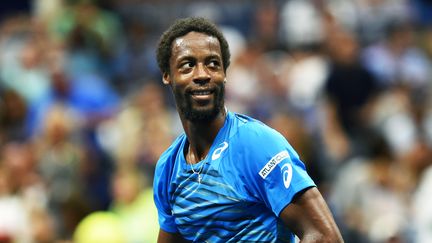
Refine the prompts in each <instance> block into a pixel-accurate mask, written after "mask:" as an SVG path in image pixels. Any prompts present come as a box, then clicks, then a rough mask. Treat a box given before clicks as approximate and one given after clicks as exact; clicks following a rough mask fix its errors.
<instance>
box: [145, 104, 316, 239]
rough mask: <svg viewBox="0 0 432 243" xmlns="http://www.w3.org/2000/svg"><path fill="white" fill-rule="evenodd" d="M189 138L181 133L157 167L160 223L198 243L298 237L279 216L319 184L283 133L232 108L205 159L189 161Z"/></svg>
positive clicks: (157, 199)
mask: <svg viewBox="0 0 432 243" xmlns="http://www.w3.org/2000/svg"><path fill="white" fill-rule="evenodd" d="M188 144H189V143H188V140H187V137H186V135H185V134H182V135H180V136H179V137H178V138H177V139H176V140H175V141H174V142H173V144H172V145H171V146H170V147H169V148H168V149H167V150H166V151H165V152H164V153H163V154H162V155H161V157H160V159H159V161H158V163H157V166H156V172H155V178H154V185H153V189H154V199H155V204H156V207H157V208H158V214H159V224H160V227H161V229H163V230H164V231H167V232H171V233H177V232H179V233H180V234H181V235H182V236H183V237H184V238H185V239H187V240H190V241H193V242H294V234H293V233H292V232H291V231H290V230H289V229H288V228H287V227H286V226H285V225H284V224H283V222H282V221H281V220H280V219H279V218H278V216H279V214H280V213H281V211H282V210H283V209H284V208H285V207H286V206H287V205H288V204H289V203H290V202H291V201H292V199H293V197H294V196H295V195H296V193H298V192H299V191H302V190H304V189H305V188H308V187H311V186H315V184H314V182H313V181H312V179H311V178H310V177H309V175H308V174H307V172H306V170H305V166H304V164H303V162H302V161H301V160H300V159H299V156H298V154H297V153H296V152H295V151H294V149H293V148H292V147H291V146H290V144H289V143H288V142H287V141H286V139H285V138H284V137H283V136H282V135H281V134H280V133H278V132H277V131H275V130H274V129H272V128H270V127H268V126H266V125H265V124H263V123H262V122H260V121H257V120H255V119H252V118H250V117H248V116H244V115H240V114H236V113H233V112H228V114H227V117H226V120H225V123H224V126H223V127H222V129H221V130H220V131H219V133H218V135H217V136H216V138H215V140H214V142H213V145H212V146H211V148H210V150H209V153H208V155H207V157H206V158H205V159H204V160H202V161H200V162H198V163H197V164H194V165H190V164H188V163H186V159H185V156H184V151H185V149H187V147H188ZM192 166H193V170H192ZM194 171H195V173H194ZM198 173H199V174H198Z"/></svg>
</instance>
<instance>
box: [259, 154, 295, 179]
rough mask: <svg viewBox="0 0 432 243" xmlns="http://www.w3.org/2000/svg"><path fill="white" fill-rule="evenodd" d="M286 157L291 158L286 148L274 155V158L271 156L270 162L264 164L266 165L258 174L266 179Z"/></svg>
mask: <svg viewBox="0 0 432 243" xmlns="http://www.w3.org/2000/svg"><path fill="white" fill-rule="evenodd" d="M286 158H289V154H288V151H285V150H284V151H282V152H279V153H278V154H276V155H275V156H273V158H271V159H270V160H269V162H267V164H265V165H264V167H263V168H262V169H261V170H260V172H259V173H258V174H259V175H260V176H261V177H262V178H263V179H265V178H266V177H267V176H268V175H269V174H270V172H272V171H273V170H274V168H276V165H278V164H279V163H280V162H281V161H282V160H284V159H286Z"/></svg>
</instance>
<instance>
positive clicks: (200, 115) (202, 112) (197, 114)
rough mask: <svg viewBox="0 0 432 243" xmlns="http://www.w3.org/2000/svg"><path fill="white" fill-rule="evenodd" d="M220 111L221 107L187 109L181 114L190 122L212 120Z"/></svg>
mask: <svg viewBox="0 0 432 243" xmlns="http://www.w3.org/2000/svg"><path fill="white" fill-rule="evenodd" d="M220 112H221V109H220V108H219V107H216V108H212V109H189V110H188V111H185V112H183V115H184V117H185V118H186V119H188V120H190V121H192V122H209V121H212V120H214V119H215V118H216V117H217V116H218V115H219V113H220Z"/></svg>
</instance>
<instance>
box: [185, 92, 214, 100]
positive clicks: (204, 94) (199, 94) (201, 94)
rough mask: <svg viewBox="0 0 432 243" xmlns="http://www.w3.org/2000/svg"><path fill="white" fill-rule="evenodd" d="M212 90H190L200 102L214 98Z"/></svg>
mask: <svg viewBox="0 0 432 243" xmlns="http://www.w3.org/2000/svg"><path fill="white" fill-rule="evenodd" d="M213 93H214V92H213V91H212V90H195V91H192V92H190V94H191V97H192V99H194V100H196V101H199V102H206V101H209V100H210V99H211V98H212V95H213Z"/></svg>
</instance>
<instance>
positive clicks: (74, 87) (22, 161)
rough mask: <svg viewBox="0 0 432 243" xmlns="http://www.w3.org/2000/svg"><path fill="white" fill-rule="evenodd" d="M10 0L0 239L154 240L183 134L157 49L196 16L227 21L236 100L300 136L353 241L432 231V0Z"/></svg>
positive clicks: (0, 54) (296, 140)
mask: <svg viewBox="0 0 432 243" xmlns="http://www.w3.org/2000/svg"><path fill="white" fill-rule="evenodd" d="M8 2H9V3H2V8H1V10H0V242H2V243H3V242H23V243H27V242H30V243H31V242H38V243H44V242H47V243H48V242H77V243H91V242H125V243H138V242H140V243H141V242H143V243H145V242H154V241H155V237H156V236H157V231H158V223H157V214H156V211H155V208H154V205H153V201H152V200H153V199H152V188H151V186H152V180H153V170H154V167H155V163H156V161H157V159H158V157H159V155H160V154H161V152H162V151H164V150H165V149H166V148H167V147H168V146H169V144H170V143H171V141H172V140H173V138H175V137H176V136H177V135H178V134H179V133H180V132H182V127H181V124H180V123H179V119H178V117H177V113H176V110H175V106H174V103H173V98H172V96H171V94H170V90H169V89H168V88H167V87H163V85H162V82H161V75H160V73H159V70H158V67H157V63H156V58H155V47H156V45H157V41H158V38H159V36H160V34H161V32H162V31H163V30H164V29H165V28H166V27H167V26H168V25H169V24H171V23H172V22H173V21H174V20H175V19H176V18H179V17H186V16H204V17H207V18H209V19H211V20H213V21H214V22H215V23H217V24H218V25H219V26H220V27H221V29H222V31H223V33H224V34H225V36H226V38H227V39H228V42H229V44H230V49H231V52H232V59H231V66H230V68H229V69H228V73H227V80H228V82H227V85H226V89H227V90H226V96H227V97H226V98H227V102H226V106H227V108H228V109H229V110H231V111H235V112H241V113H245V114H248V115H250V116H252V117H255V118H257V119H260V120H262V121H263V122H265V123H267V124H268V125H270V126H272V127H273V128H275V129H276V130H278V131H279V132H281V133H282V134H283V135H284V136H285V137H286V138H287V139H288V141H289V142H290V143H291V144H292V146H293V147H294V148H295V149H296V150H297V151H298V153H299V154H300V156H301V158H302V160H303V161H304V162H305V164H306V166H307V168H308V171H309V173H310V175H311V176H312V177H313V179H314V180H315V182H316V183H317V185H318V186H319V188H320V190H321V191H322V193H323V195H324V196H325V198H326V200H327V202H328V203H329V205H330V207H331V210H332V212H333V214H334V215H335V218H336V220H337V223H338V225H339V227H340V229H341V231H342V234H343V236H344V239H345V241H346V242H350V243H351V242H354V243H356V242H359V243H360V242H365V243H368V242H371V243H375V242H377V243H390V242H392V243H395V242H420V243H423V242H432V207H431V206H430V205H432V189H431V188H432V96H431V92H432V75H431V74H432V73H431V72H432V68H431V67H432V66H431V65H432V1H430V0H269V1H259V0H255V1H246V0H230V1H225V0H222V1H193V0H176V1H156V0H110V1H102V0H100V1H97V0H63V1H61V0H33V1H31V0H27V1H24V0H23V1H8ZM98 236H99V237H101V236H103V237H105V238H99V239H96V238H95V237H98ZM92 237H93V238H92Z"/></svg>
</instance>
